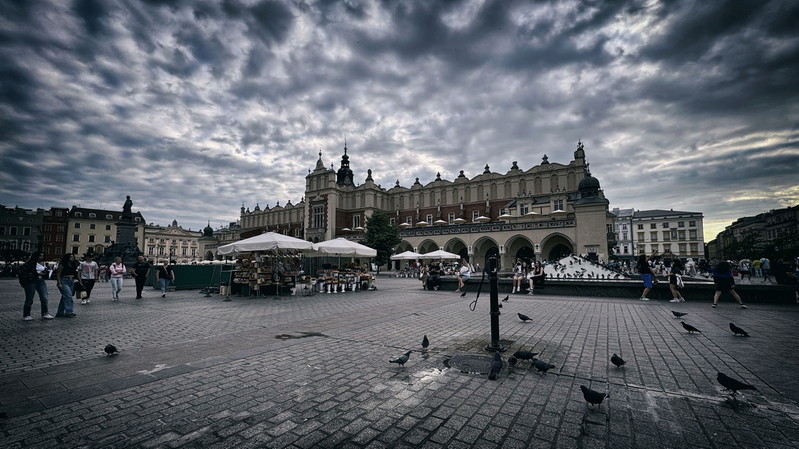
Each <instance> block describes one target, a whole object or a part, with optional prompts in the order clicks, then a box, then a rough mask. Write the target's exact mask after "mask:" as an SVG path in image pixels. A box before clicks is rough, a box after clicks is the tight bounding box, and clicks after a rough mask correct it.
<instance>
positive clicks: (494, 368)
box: [488, 351, 502, 380]
mask: <svg viewBox="0 0 799 449" xmlns="http://www.w3.org/2000/svg"><path fill="white" fill-rule="evenodd" d="M500 371H502V356H501V355H500V354H499V351H497V352H495V353H494V358H493V359H492V360H491V372H490V373H488V379H489V380H497V376H499V372H500Z"/></svg>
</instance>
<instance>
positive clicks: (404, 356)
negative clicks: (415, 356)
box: [388, 351, 411, 366]
mask: <svg viewBox="0 0 799 449" xmlns="http://www.w3.org/2000/svg"><path fill="white" fill-rule="evenodd" d="M410 357H411V351H407V352H406V353H405V354H402V355H401V356H399V357H397V358H396V359H393V360H389V361H388V363H399V365H400V366H405V362H407V361H408V359H409V358H410Z"/></svg>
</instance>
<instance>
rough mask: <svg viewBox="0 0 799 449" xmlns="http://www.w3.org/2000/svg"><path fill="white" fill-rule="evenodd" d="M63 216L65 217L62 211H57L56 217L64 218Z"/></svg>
mask: <svg viewBox="0 0 799 449" xmlns="http://www.w3.org/2000/svg"><path fill="white" fill-rule="evenodd" d="M63 215H64V214H63V213H62V212H61V211H60V210H57V211H55V216H56V217H61V216H63Z"/></svg>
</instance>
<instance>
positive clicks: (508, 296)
mask: <svg viewBox="0 0 799 449" xmlns="http://www.w3.org/2000/svg"><path fill="white" fill-rule="evenodd" d="M509 299H510V295H505V297H504V298H502V302H508V300H509Z"/></svg>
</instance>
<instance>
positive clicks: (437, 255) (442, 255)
mask: <svg viewBox="0 0 799 449" xmlns="http://www.w3.org/2000/svg"><path fill="white" fill-rule="evenodd" d="M419 258H420V259H455V260H457V259H460V258H461V256H460V254H454V253H451V252H449V251H444V250H443V249H439V250H436V251H432V252H429V253H425V254H422V255H421V256H419Z"/></svg>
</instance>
